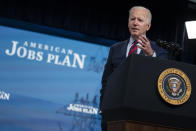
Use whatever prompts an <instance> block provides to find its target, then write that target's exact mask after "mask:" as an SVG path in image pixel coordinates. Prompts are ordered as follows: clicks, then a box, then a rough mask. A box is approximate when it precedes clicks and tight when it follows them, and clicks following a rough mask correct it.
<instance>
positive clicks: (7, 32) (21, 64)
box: [0, 26, 109, 131]
mask: <svg viewBox="0 0 196 131" xmlns="http://www.w3.org/2000/svg"><path fill="white" fill-rule="evenodd" d="M108 51H109V48H108V47H105V46H100V45H96V44H95V43H89V42H84V41H78V40H73V39H68V38H64V37H56V36H51V35H47V34H42V33H38V32H31V31H26V30H22V29H17V28H10V27H6V26H0V130H1V131H13V130H14V131H100V130H101V129H100V116H99V114H98V105H99V90H100V88H101V76H102V73H103V68H104V64H105V62H106V59H107V55H108Z"/></svg>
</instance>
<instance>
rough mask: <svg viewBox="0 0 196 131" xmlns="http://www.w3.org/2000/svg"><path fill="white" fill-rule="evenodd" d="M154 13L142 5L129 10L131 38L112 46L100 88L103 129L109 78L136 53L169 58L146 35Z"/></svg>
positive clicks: (103, 127) (104, 127)
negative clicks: (103, 109) (104, 97)
mask: <svg viewBox="0 0 196 131" xmlns="http://www.w3.org/2000/svg"><path fill="white" fill-rule="evenodd" d="M151 19H152V15H151V12H150V10H149V9H147V8H145V7H142V6H134V7H132V8H131V9H130V10H129V21H128V28H129V32H130V34H131V35H130V38H129V39H128V40H125V41H122V42H119V43H116V44H114V45H112V46H111V48H110V52H109V56H108V59H107V62H106V64H105V68H104V73H103V76H102V89H101V90H100V93H101V96H100V112H101V115H102V130H103V131H106V130H107V127H106V122H105V120H104V112H102V106H103V103H102V102H103V94H104V89H105V87H106V84H107V78H108V77H109V76H110V75H111V74H112V72H113V71H114V70H115V69H116V68H118V66H119V65H120V64H121V63H122V62H123V61H124V60H125V59H126V58H127V57H128V56H129V54H130V53H135V54H139V55H144V56H150V57H159V58H166V59H167V58H168V55H167V52H166V51H165V50H163V49H162V48H160V47H158V46H157V45H156V43H155V42H153V41H150V40H149V39H148V38H147V37H146V32H147V31H148V30H149V29H150V27H151Z"/></svg>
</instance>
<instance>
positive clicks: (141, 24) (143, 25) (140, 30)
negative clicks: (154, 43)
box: [128, 8, 151, 38]
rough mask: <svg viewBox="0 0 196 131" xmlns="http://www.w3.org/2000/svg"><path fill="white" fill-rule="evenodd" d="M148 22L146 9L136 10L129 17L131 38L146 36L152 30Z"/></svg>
mask: <svg viewBox="0 0 196 131" xmlns="http://www.w3.org/2000/svg"><path fill="white" fill-rule="evenodd" d="M150 25H151V24H150V23H149V22H148V12H147V11H146V10H145V9H138V8H135V9H133V10H132V12H131V14H130V17H129V23H128V27H129V32H130V33H131V36H133V37H134V38H137V37H138V36H140V35H146V31H147V30H149V29H150Z"/></svg>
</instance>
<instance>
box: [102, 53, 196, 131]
mask: <svg viewBox="0 0 196 131" xmlns="http://www.w3.org/2000/svg"><path fill="white" fill-rule="evenodd" d="M168 68H177V69H179V70H181V71H183V72H184V73H185V74H186V75H187V76H188V78H189V79H190V82H191V87H192V92H191V96H190V98H189V99H188V100H187V101H186V102H185V103H184V104H182V105H171V104H169V103H167V102H166V101H165V100H163V99H162V97H161V96H160V94H159V91H158V87H157V81H158V78H159V76H160V74H161V73H162V72H163V71H164V70H166V69H168ZM195 88H196V66H194V65H191V64H186V63H182V62H177V61H172V60H164V59H159V58H153V57H147V56H140V55H134V54H133V55H130V56H129V57H128V58H127V59H126V60H125V61H124V62H123V63H122V64H121V65H120V66H119V67H118V69H116V70H115V71H114V72H113V73H112V74H111V75H110V77H109V78H108V81H107V86H106V88H105V92H104V96H103V108H102V110H103V112H104V118H105V120H106V121H107V125H108V131H115V130H118V131H132V130H134V131H151V130H153V131H156V130H157V131H182V130H196V94H195V90H196V89H195ZM136 128H137V129H136Z"/></svg>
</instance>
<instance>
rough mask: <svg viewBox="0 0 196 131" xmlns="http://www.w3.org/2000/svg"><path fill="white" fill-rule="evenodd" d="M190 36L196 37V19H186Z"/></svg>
mask: <svg viewBox="0 0 196 131" xmlns="http://www.w3.org/2000/svg"><path fill="white" fill-rule="evenodd" d="M185 25H186V29H187V33H188V38H189V39H196V21H186V22H185Z"/></svg>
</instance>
